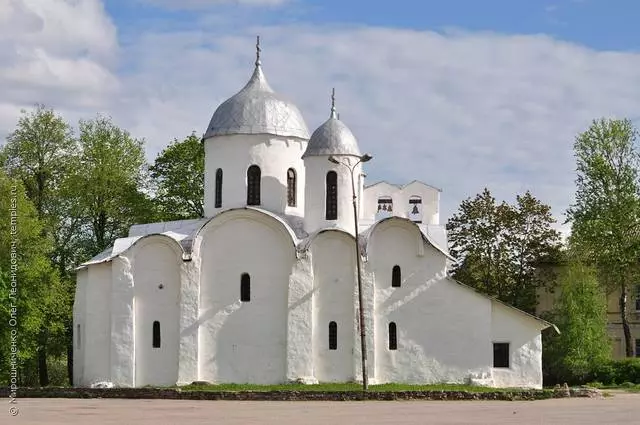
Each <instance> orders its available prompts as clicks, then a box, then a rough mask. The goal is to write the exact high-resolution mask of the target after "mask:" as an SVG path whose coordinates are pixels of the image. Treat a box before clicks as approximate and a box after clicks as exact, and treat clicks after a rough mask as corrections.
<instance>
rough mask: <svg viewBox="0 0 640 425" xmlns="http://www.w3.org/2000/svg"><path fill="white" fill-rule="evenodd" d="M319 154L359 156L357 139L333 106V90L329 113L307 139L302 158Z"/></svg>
mask: <svg viewBox="0 0 640 425" xmlns="http://www.w3.org/2000/svg"><path fill="white" fill-rule="evenodd" d="M319 155H354V156H360V148H358V141H357V140H356V138H355V136H354V135H353V133H352V132H351V130H349V127H347V126H346V125H345V124H344V123H343V122H342V121H340V119H339V118H338V114H337V112H336V107H335V92H333V93H332V95H331V114H330V115H329V119H328V120H326V121H325V122H324V123H323V124H322V125H321V126H320V127H318V128H317V129H316V131H314V132H313V134H312V135H311V139H309V144H308V145H307V150H306V151H305V153H304V155H302V157H303V158H305V157H308V156H319Z"/></svg>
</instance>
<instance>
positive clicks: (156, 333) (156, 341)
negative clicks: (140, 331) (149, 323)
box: [153, 320, 160, 348]
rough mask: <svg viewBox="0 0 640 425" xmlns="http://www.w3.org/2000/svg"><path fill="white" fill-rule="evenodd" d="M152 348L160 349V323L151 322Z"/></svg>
mask: <svg viewBox="0 0 640 425" xmlns="http://www.w3.org/2000/svg"><path fill="white" fill-rule="evenodd" d="M153 348H160V322H158V321H157V320H156V321H155V322H153Z"/></svg>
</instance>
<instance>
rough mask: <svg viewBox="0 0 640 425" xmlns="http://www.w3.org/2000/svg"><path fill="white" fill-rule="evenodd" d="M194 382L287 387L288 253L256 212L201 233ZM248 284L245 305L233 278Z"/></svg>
mask: <svg viewBox="0 0 640 425" xmlns="http://www.w3.org/2000/svg"><path fill="white" fill-rule="evenodd" d="M196 244H199V245H201V246H200V248H199V251H200V252H199V254H198V255H199V257H200V260H201V265H202V268H201V279H200V319H199V324H200V328H199V377H200V379H202V380H207V381H212V382H253V383H259V384H272V383H280V382H284V381H285V380H286V359H287V304H288V286H289V275H290V274H291V271H292V268H293V263H294V262H295V260H296V254H295V245H294V241H293V240H292V239H291V235H290V234H289V233H288V231H287V229H286V228H284V225H283V224H282V223H280V222H279V221H277V220H276V219H275V218H273V217H271V216H268V215H266V214H265V213H261V212H258V211H255V210H237V211H229V212H225V213H223V214H220V215H218V216H216V217H215V218H214V219H212V220H211V221H210V222H209V223H208V224H207V225H205V226H204V228H203V229H202V231H201V232H200V235H199V236H198V240H197V241H196ZM242 273H249V275H250V276H251V301H249V302H244V303H243V302H241V301H240V277H241V275H242Z"/></svg>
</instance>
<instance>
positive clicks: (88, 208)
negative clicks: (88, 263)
mask: <svg viewBox="0 0 640 425" xmlns="http://www.w3.org/2000/svg"><path fill="white" fill-rule="evenodd" d="M79 145H80V154H79V155H78V157H77V159H76V163H75V164H74V170H75V172H74V173H73V175H72V176H71V177H70V181H69V183H68V186H67V188H66V190H68V191H69V193H71V194H75V195H76V196H77V197H78V202H77V204H75V205H73V206H71V208H78V209H79V210H80V211H81V212H80V215H81V216H82V217H84V220H83V222H82V223H79V224H78V225H79V226H81V227H82V228H83V230H84V232H83V233H84V234H85V235H87V238H86V239H85V240H84V241H82V244H83V245H84V251H85V252H86V253H87V256H89V255H95V254H97V253H99V252H101V251H103V250H104V249H106V248H107V247H108V246H110V245H111V244H113V242H114V241H115V239H117V238H119V237H123V236H126V235H127V231H128V229H129V227H130V226H131V225H132V224H135V223H137V222H146V221H147V220H148V219H149V218H151V217H153V214H154V212H153V205H152V203H151V200H150V198H149V196H147V194H146V193H145V189H146V188H145V184H146V169H145V167H146V163H145V159H144V147H143V146H144V144H143V141H142V140H137V139H134V138H132V137H131V135H130V134H129V133H128V132H127V131H125V130H122V129H121V128H119V127H117V126H116V125H115V124H113V122H112V121H111V119H110V118H108V117H104V116H100V115H98V116H97V117H96V118H95V119H93V120H83V121H80V137H79Z"/></svg>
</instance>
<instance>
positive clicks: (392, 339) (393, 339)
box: [389, 322, 398, 350]
mask: <svg viewBox="0 0 640 425" xmlns="http://www.w3.org/2000/svg"><path fill="white" fill-rule="evenodd" d="M397 349H398V329H397V328H396V322H391V323H389V350H397Z"/></svg>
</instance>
